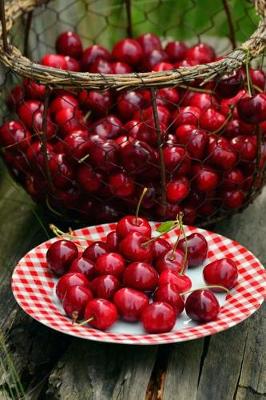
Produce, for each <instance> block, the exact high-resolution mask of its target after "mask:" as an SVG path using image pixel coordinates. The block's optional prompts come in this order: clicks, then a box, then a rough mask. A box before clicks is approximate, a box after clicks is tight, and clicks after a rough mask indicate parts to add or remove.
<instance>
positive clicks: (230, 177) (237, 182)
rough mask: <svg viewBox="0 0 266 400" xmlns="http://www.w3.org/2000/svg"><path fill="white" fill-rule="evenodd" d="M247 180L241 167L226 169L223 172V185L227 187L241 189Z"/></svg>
mask: <svg viewBox="0 0 266 400" xmlns="http://www.w3.org/2000/svg"><path fill="white" fill-rule="evenodd" d="M244 181H245V177H244V175H243V173H242V171H241V170H240V169H239V168H235V169H232V170H231V171H226V172H225V173H224V174H223V181H222V185H223V188H225V189H240V188H241V187H242V186H243V184H244Z"/></svg>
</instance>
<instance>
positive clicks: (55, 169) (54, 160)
mask: <svg viewBox="0 0 266 400" xmlns="http://www.w3.org/2000/svg"><path fill="white" fill-rule="evenodd" d="M49 169H50V174H51V178H52V181H53V184H54V186H56V187H57V188H59V189H65V188H67V187H69V186H70V185H71V183H72V181H73V179H74V175H73V169H72V167H71V165H70V163H68V162H67V159H66V156H65V154H52V155H51V157H50V159H49Z"/></svg>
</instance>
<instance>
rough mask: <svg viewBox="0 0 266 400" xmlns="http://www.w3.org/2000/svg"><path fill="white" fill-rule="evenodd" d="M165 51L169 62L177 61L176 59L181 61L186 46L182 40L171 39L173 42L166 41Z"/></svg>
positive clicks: (183, 57) (184, 54)
mask: <svg viewBox="0 0 266 400" xmlns="http://www.w3.org/2000/svg"><path fill="white" fill-rule="evenodd" d="M165 51H166V53H167V55H168V58H169V60H170V62H173V63H175V62H177V61H182V60H184V59H185V57H186V53H187V46H186V44H185V43H184V42H179V41H177V40H176V41H173V42H168V43H167V45H166V47H165Z"/></svg>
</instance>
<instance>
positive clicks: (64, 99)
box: [49, 94, 78, 113]
mask: <svg viewBox="0 0 266 400" xmlns="http://www.w3.org/2000/svg"><path fill="white" fill-rule="evenodd" d="M77 107H78V100H77V99H76V97H74V96H72V95H71V94H63V95H62V96H57V97H56V98H55V99H53V100H52V102H51V104H50V107H49V109H50V111H51V113H57V112H58V111H60V110H62V109H65V108H77Z"/></svg>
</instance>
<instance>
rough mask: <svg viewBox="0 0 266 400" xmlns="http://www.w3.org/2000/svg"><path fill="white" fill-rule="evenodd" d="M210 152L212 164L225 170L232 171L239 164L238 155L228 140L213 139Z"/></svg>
mask: <svg viewBox="0 0 266 400" xmlns="http://www.w3.org/2000/svg"><path fill="white" fill-rule="evenodd" d="M208 152H209V155H210V160H211V161H212V163H213V164H214V165H216V166H217V167H220V168H222V169H223V170H230V169H232V168H234V166H235V165H236V163H237V156H236V153H235V152H234V151H233V149H232V146H230V143H229V141H228V140H227V139H226V138H223V137H219V138H212V139H211V140H210V142H209V146H208Z"/></svg>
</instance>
